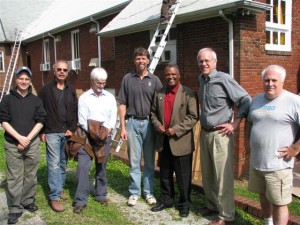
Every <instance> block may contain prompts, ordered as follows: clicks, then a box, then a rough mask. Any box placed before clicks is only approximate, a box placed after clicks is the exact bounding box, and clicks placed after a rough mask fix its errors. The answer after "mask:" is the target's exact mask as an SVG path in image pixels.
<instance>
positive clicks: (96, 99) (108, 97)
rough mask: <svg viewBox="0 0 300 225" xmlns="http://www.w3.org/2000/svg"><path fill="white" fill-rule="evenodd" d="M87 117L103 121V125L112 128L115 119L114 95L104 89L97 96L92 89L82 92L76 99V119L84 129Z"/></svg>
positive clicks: (86, 127)
mask: <svg viewBox="0 0 300 225" xmlns="http://www.w3.org/2000/svg"><path fill="white" fill-rule="evenodd" d="M88 119H92V120H96V121H99V122H104V123H103V126H104V127H106V128H110V129H114V128H115V125H116V121H117V103H116V99H115V96H113V95H112V94H111V93H109V92H108V91H106V90H103V91H102V93H101V94H100V95H99V96H97V95H96V94H95V93H94V91H93V90H92V89H90V90H88V91H87V92H85V93H84V94H82V95H81V96H80V97H79V101H78V121H79V124H80V126H81V127H82V128H83V129H84V130H85V131H87V130H88V126H87V120H88Z"/></svg>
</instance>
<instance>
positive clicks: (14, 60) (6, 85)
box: [0, 32, 23, 102]
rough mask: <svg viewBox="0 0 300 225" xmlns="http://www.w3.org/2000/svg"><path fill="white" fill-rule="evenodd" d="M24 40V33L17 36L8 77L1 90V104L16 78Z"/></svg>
mask: <svg viewBox="0 0 300 225" xmlns="http://www.w3.org/2000/svg"><path fill="white" fill-rule="evenodd" d="M22 39H23V35H22V32H18V33H17V35H16V40H15V44H14V47H13V50H12V54H11V57H10V61H9V65H8V69H7V73H6V76H5V80H4V84H3V86H2V89H1V97H0V102H1V101H2V98H3V95H4V94H8V93H9V90H10V87H11V82H12V78H13V76H14V72H15V69H16V64H17V61H18V57H19V52H20V48H21V43H22Z"/></svg>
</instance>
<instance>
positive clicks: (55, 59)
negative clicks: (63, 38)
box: [48, 33, 57, 62]
mask: <svg viewBox="0 0 300 225" xmlns="http://www.w3.org/2000/svg"><path fill="white" fill-rule="evenodd" d="M48 35H49V36H50V37H52V38H53V41H54V62H56V61H57V58H56V41H55V37H54V36H53V35H52V34H50V33H48Z"/></svg>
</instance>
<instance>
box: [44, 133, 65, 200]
mask: <svg viewBox="0 0 300 225" xmlns="http://www.w3.org/2000/svg"><path fill="white" fill-rule="evenodd" d="M66 141H67V138H66V137H65V133H50V134H46V150H47V151H46V157H47V172H48V185H49V188H50V191H49V198H50V200H60V195H61V192H62V190H63V187H64V185H65V180H66V167H67V160H66V152H65V144H66Z"/></svg>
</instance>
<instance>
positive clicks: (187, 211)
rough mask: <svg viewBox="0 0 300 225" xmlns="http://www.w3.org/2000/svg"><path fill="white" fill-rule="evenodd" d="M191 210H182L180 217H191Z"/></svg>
mask: <svg viewBox="0 0 300 225" xmlns="http://www.w3.org/2000/svg"><path fill="white" fill-rule="evenodd" d="M189 213H190V212H189V210H188V209H180V210H179V216H180V217H188V215H189Z"/></svg>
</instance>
